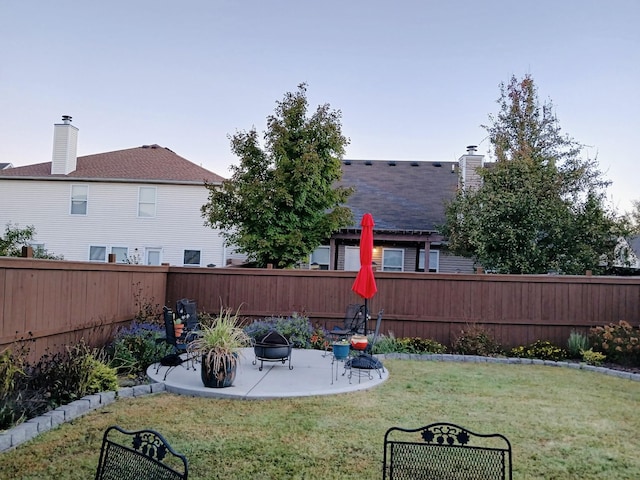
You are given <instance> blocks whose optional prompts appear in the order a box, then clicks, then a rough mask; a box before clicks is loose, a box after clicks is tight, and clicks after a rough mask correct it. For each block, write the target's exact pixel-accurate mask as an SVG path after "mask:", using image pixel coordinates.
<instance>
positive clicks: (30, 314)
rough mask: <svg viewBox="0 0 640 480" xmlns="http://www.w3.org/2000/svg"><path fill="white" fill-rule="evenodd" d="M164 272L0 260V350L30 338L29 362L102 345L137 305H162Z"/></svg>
mask: <svg viewBox="0 0 640 480" xmlns="http://www.w3.org/2000/svg"><path fill="white" fill-rule="evenodd" d="M167 270H168V267H146V266H142V265H115V264H104V263H91V262H63V261H55V260H33V259H27V258H7V257H0V351H1V350H3V349H4V348H5V347H7V346H10V345H11V344H12V343H13V342H14V341H16V340H18V339H21V338H23V339H33V342H30V343H29V347H30V359H31V360H37V359H38V358H40V356H42V354H43V353H45V352H46V351H47V350H49V351H50V352H56V351H59V350H60V349H61V348H63V346H64V345H71V344H75V343H77V342H78V341H79V340H80V339H81V338H84V339H85V340H86V341H87V343H88V344H90V345H93V346H96V345H102V344H104V343H105V342H106V341H108V340H109V339H110V338H111V336H112V333H113V330H114V329H115V328H117V327H118V326H120V325H122V324H124V323H125V322H128V321H129V320H131V319H132V318H134V316H135V315H136V312H138V309H139V308H140V307H141V305H138V303H139V302H140V301H142V302H144V301H152V300H153V299H154V298H155V299H156V300H155V301H157V302H158V303H159V306H160V307H161V306H162V304H163V303H164V296H165V290H166V278H167V277H166V274H167ZM157 308H159V307H157Z"/></svg>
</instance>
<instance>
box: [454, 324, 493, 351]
mask: <svg viewBox="0 0 640 480" xmlns="http://www.w3.org/2000/svg"><path fill="white" fill-rule="evenodd" d="M452 349H453V351H454V352H455V353H461V354H463V355H482V356H485V357H486V356H491V355H496V354H500V353H501V352H502V348H501V347H500V345H499V344H498V343H497V342H496V341H495V340H494V338H493V336H492V335H491V333H490V332H489V331H488V330H487V329H486V328H484V327H483V326H481V325H475V324H474V325H468V326H467V328H465V329H462V330H460V333H459V334H458V336H457V337H456V339H455V340H454V342H453V345H452Z"/></svg>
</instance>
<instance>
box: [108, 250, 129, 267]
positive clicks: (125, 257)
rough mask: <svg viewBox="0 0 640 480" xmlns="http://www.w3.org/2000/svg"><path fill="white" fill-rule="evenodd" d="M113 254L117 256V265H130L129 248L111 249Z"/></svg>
mask: <svg viewBox="0 0 640 480" xmlns="http://www.w3.org/2000/svg"><path fill="white" fill-rule="evenodd" d="M111 253H113V254H114V255H115V256H116V263H129V249H128V248H127V247H111Z"/></svg>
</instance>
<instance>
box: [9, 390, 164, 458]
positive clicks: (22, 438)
mask: <svg viewBox="0 0 640 480" xmlns="http://www.w3.org/2000/svg"><path fill="white" fill-rule="evenodd" d="M164 391H166V390H165V385H164V383H151V384H146V385H135V386H133V387H125V388H121V389H120V390H118V391H117V392H101V393H96V394H94V395H87V396H86V397H82V398H81V399H80V400H74V401H73V402H71V403H68V404H67V405H62V406H60V407H58V408H56V409H55V410H51V411H49V412H46V413H43V414H42V415H40V416H39V417H35V418H30V419H29V420H27V421H25V422H23V423H21V424H19V425H16V426H15V427H13V428H10V429H8V430H5V431H4V432H2V433H0V453H2V452H5V451H7V450H11V449H13V448H15V447H17V446H18V445H20V444H22V443H24V442H26V441H28V440H31V439H32V438H35V437H37V436H38V435H39V434H41V433H42V432H46V431H47V430H51V429H52V428H54V427H57V426H58V425H60V424H61V423H65V422H69V421H71V420H73V419H75V418H78V417H81V416H82V415H84V414H86V413H89V412H90V411H92V410H95V409H96V408H101V407H104V406H106V405H109V404H111V403H113V402H115V401H116V398H131V397H141V396H143V395H149V394H152V393H160V392H164Z"/></svg>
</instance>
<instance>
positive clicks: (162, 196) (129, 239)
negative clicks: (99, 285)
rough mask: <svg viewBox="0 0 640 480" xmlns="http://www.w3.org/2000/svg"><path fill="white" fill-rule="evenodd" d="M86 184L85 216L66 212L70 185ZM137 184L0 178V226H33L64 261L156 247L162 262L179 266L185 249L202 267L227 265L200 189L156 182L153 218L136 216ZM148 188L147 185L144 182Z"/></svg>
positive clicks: (205, 194) (204, 193) (40, 239)
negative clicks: (197, 255)
mask: <svg viewBox="0 0 640 480" xmlns="http://www.w3.org/2000/svg"><path fill="white" fill-rule="evenodd" d="M72 184H75V185H82V184H84V185H88V187H89V194H88V209H87V215H86V216H85V215H71V214H70V201H71V199H70V197H71V185H72ZM141 185H142V184H138V183H110V182H81V181H71V179H65V180H64V181H56V180H51V181H46V180H42V181H39V180H33V181H29V180H13V179H12V180H5V179H0V205H1V207H0V228H2V231H4V226H5V225H6V224H7V223H9V222H11V223H13V224H19V225H20V226H21V227H24V226H26V225H33V226H35V228H36V237H35V239H34V240H35V241H36V242H37V243H44V245H45V248H46V249H47V250H48V251H49V252H50V253H53V254H56V255H63V256H64V258H65V259H66V260H77V261H86V260H88V258H89V246H90V245H106V246H107V247H108V252H110V248H111V246H118V247H123V246H126V247H128V248H129V255H132V254H133V251H134V249H135V248H138V250H139V252H140V254H141V256H143V257H144V251H145V248H160V249H161V250H162V262H163V263H170V264H171V265H182V264H183V254H184V250H185V249H190V250H200V251H201V264H202V266H206V265H207V264H215V265H216V266H218V267H222V266H224V264H225V260H226V259H225V258H224V248H223V238H222V237H221V236H220V232H219V231H218V230H213V229H211V228H209V227H206V226H204V219H203V218H202V216H201V215H200V207H201V206H202V205H203V204H204V203H206V202H207V200H208V191H207V189H206V188H205V187H204V186H202V185H199V186H198V185H168V184H167V185H165V184H156V185H155V186H156V187H157V199H156V201H157V205H156V216H155V217H153V218H139V217H138V187H139V186H141ZM145 185H147V184H145Z"/></svg>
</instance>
